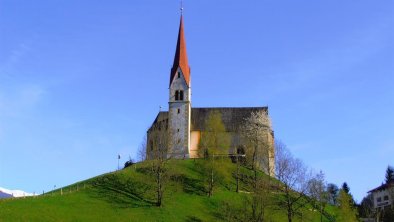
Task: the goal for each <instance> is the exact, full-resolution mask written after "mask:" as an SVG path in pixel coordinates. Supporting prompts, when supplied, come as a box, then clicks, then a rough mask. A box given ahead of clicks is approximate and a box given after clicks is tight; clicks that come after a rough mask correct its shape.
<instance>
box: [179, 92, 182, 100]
mask: <svg viewBox="0 0 394 222" xmlns="http://www.w3.org/2000/svg"><path fill="white" fill-rule="evenodd" d="M179 100H183V90H181V91H179Z"/></svg>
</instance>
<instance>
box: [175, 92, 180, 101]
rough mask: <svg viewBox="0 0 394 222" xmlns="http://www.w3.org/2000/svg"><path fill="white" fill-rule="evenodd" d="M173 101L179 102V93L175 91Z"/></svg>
mask: <svg viewBox="0 0 394 222" xmlns="http://www.w3.org/2000/svg"><path fill="white" fill-rule="evenodd" d="M175 100H179V91H178V90H177V91H175Z"/></svg>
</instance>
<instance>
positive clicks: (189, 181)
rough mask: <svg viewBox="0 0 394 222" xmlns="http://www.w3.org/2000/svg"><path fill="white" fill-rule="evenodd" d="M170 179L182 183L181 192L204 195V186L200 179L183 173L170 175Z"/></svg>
mask: <svg viewBox="0 0 394 222" xmlns="http://www.w3.org/2000/svg"><path fill="white" fill-rule="evenodd" d="M170 178H171V180H172V181H175V182H177V183H181V184H182V188H183V192H185V193H187V194H197V195H206V192H205V188H204V186H203V184H202V182H201V181H200V180H197V179H193V178H190V177H187V176H186V175H184V174H175V175H171V177H170Z"/></svg>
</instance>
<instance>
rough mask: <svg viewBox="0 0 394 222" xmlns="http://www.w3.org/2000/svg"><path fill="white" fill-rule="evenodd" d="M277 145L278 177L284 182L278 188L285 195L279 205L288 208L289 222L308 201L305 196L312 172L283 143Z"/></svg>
mask: <svg viewBox="0 0 394 222" xmlns="http://www.w3.org/2000/svg"><path fill="white" fill-rule="evenodd" d="M275 145H276V146H275V150H276V155H275V157H276V177H277V179H278V180H279V181H280V182H282V183H281V184H278V190H279V191H280V192H281V193H282V194H283V195H284V198H283V199H280V200H279V206H280V207H282V208H285V209H286V211H287V219H288V222H291V221H292V220H293V218H294V216H296V215H298V214H300V213H301V210H302V209H303V208H304V206H305V205H306V204H307V203H308V200H307V198H305V197H306V193H307V191H308V187H309V183H308V181H309V178H310V174H309V173H308V169H307V167H306V166H305V165H304V164H303V163H302V161H301V160H299V159H296V158H294V157H293V155H292V154H291V153H290V151H289V150H288V149H287V147H286V146H285V145H284V144H283V143H281V142H277V143H276V144H275Z"/></svg>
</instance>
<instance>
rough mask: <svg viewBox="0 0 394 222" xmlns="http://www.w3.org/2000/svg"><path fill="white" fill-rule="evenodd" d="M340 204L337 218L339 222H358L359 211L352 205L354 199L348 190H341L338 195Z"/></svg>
mask: <svg viewBox="0 0 394 222" xmlns="http://www.w3.org/2000/svg"><path fill="white" fill-rule="evenodd" d="M338 203H339V215H338V217H337V222H356V221H358V219H357V211H356V209H355V208H354V205H353V204H352V197H351V196H350V195H349V194H348V193H347V192H346V190H344V189H341V190H340V191H339V195H338Z"/></svg>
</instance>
